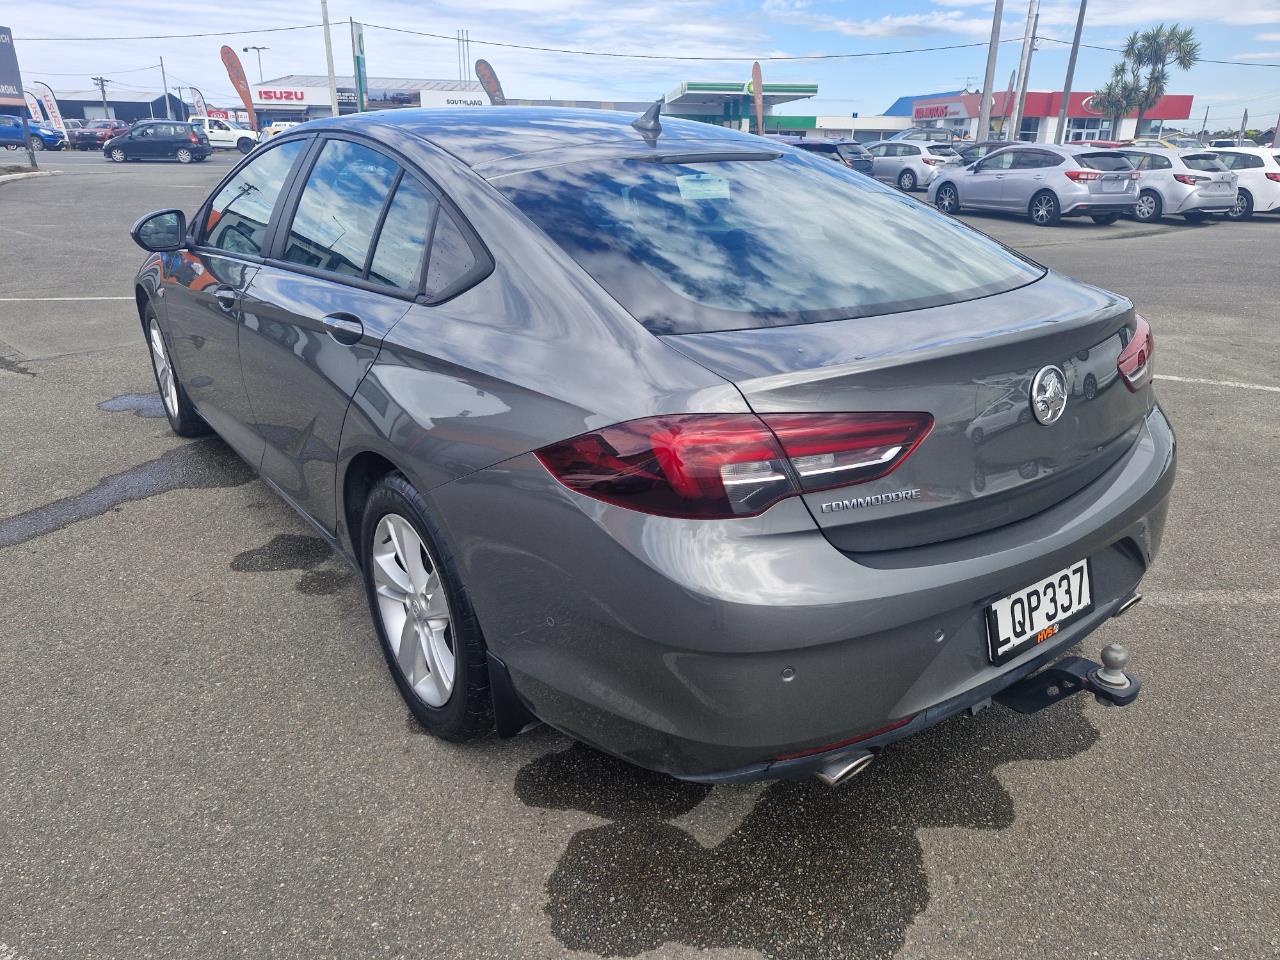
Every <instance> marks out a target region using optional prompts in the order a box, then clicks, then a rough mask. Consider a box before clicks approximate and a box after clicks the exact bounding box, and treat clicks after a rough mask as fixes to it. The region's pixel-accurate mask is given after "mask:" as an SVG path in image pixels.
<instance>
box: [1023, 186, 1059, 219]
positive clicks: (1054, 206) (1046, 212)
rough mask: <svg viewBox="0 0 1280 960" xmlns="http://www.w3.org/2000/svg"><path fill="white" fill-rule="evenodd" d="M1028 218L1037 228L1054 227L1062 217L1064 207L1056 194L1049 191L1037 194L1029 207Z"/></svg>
mask: <svg viewBox="0 0 1280 960" xmlns="http://www.w3.org/2000/svg"><path fill="white" fill-rule="evenodd" d="M1027 216H1029V217H1030V218H1031V222H1032V223H1034V224H1035V225H1036V226H1037V227H1052V226H1053V225H1054V224H1055V223H1057V222H1058V220H1059V218H1061V216H1062V207H1061V206H1060V205H1059V203H1058V198H1057V196H1056V195H1055V194H1053V193H1052V192H1050V191H1048V190H1044V191H1042V192H1040V193H1037V194H1036V195H1035V196H1034V197H1032V198H1031V203H1030V204H1029V205H1028V207H1027Z"/></svg>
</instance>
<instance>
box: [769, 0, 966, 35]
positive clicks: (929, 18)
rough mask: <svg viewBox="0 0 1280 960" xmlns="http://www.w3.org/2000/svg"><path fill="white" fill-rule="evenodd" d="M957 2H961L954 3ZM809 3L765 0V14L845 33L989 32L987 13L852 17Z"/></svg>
mask: <svg viewBox="0 0 1280 960" xmlns="http://www.w3.org/2000/svg"><path fill="white" fill-rule="evenodd" d="M956 5H960V4H956ZM807 7H808V4H801V3H797V2H795V0H765V2H764V5H763V7H762V8H761V9H762V10H763V11H764V12H765V13H766V14H768V15H769V16H772V17H774V18H775V19H778V20H782V21H784V22H786V23H792V24H797V25H800V26H806V27H812V28H814V29H818V30H833V31H835V32H837V33H842V34H844V35H845V36H848V37H875V38H884V37H917V36H921V35H924V34H938V33H942V34H960V35H962V36H971V37H981V36H989V35H990V33H991V18H990V17H968V16H965V14H964V13H963V12H962V11H960V10H946V11H943V10H930V11H927V12H925V13H902V14H886V15H885V16H883V17H874V18H868V19H863V20H852V19H846V18H843V17H837V16H834V15H832V14H827V13H811V12H808V10H807Z"/></svg>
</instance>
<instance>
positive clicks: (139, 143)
mask: <svg viewBox="0 0 1280 960" xmlns="http://www.w3.org/2000/svg"><path fill="white" fill-rule="evenodd" d="M125 153H126V154H128V156H129V159H130V160H153V159H155V158H156V157H158V156H159V155H160V137H159V124H156V123H140V124H138V125H137V126H136V127H134V128H133V129H132V130H130V131H129V139H128V141H127V142H126V144H125Z"/></svg>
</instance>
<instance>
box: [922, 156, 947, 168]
mask: <svg viewBox="0 0 1280 960" xmlns="http://www.w3.org/2000/svg"><path fill="white" fill-rule="evenodd" d="M920 159H921V160H923V161H924V162H925V163H927V164H928V165H929V166H931V167H934V166H937V165H938V164H940V163H941V162H942V161H941V160H939V159H937V158H936V157H921V158H920Z"/></svg>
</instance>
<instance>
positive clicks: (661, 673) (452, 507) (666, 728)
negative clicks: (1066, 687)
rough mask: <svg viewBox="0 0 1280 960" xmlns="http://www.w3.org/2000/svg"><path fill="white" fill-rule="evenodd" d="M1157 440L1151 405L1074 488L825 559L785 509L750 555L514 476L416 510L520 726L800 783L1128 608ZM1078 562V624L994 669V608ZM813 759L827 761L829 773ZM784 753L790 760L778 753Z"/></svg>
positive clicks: (796, 513) (1153, 526)
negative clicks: (974, 528) (951, 527)
mask: <svg viewBox="0 0 1280 960" xmlns="http://www.w3.org/2000/svg"><path fill="white" fill-rule="evenodd" d="M1174 461H1175V458H1174V438H1173V433H1172V430H1171V429H1170V427H1169V424H1168V422H1167V421H1166V420H1165V418H1164V416H1163V414H1162V413H1161V412H1160V410H1159V409H1158V408H1156V407H1153V408H1152V409H1151V411H1150V413H1149V415H1148V418H1147V421H1146V423H1145V425H1144V428H1143V429H1142V431H1141V433H1140V436H1139V438H1138V440H1137V441H1136V442H1135V443H1134V444H1133V446H1132V448H1131V449H1130V450H1129V451H1128V452H1127V453H1126V454H1125V455H1124V456H1123V457H1122V458H1121V459H1120V460H1119V461H1118V462H1117V463H1116V464H1115V465H1113V466H1112V467H1111V469H1109V470H1108V471H1107V472H1106V473H1104V474H1103V475H1102V476H1101V477H1100V478H1099V479H1098V480H1097V481H1095V482H1094V483H1093V484H1091V485H1090V486H1089V487H1087V488H1086V489H1084V490H1082V491H1080V492H1079V493H1077V494H1075V495H1074V496H1072V497H1070V498H1068V499H1067V500H1065V501H1063V502H1062V503H1060V504H1058V505H1056V506H1054V507H1052V508H1050V509H1049V510H1046V511H1044V512H1043V513H1041V514H1038V515H1036V516H1034V517H1030V518H1028V519H1026V520H1023V521H1020V522H1018V523H1014V524H1009V525H1007V526H1005V527H1001V528H999V529H997V530H993V531H989V532H987V533H983V534H979V535H975V536H972V537H967V538H964V539H962V540H957V541H951V542H948V543H943V544H935V545H931V546H927V547H919V548H910V549H903V550H895V551H887V552H885V553H883V554H878V555H872V556H868V555H859V557H858V559H857V560H854V559H852V558H851V557H849V556H847V555H845V554H842V553H841V552H839V551H838V550H836V549H835V548H834V547H833V546H831V544H830V543H829V542H828V541H827V539H826V538H825V537H824V536H823V535H822V533H821V532H820V531H819V530H817V529H816V527H815V526H814V525H813V523H812V519H811V518H810V517H809V516H808V515H807V513H806V512H805V511H804V507H803V505H802V504H801V503H800V502H799V501H797V500H794V499H793V500H789V501H783V502H781V503H779V504H777V505H776V506H775V507H774V508H773V509H771V510H769V511H767V512H766V513H765V514H764V515H763V516H762V517H760V518H757V520H758V521H759V523H758V525H757V526H756V527H753V528H750V529H751V530H752V533H751V535H748V536H742V535H741V533H740V532H739V531H740V530H741V529H742V528H741V527H739V528H734V530H733V532H729V529H730V528H728V527H726V526H725V524H743V523H744V522H745V521H741V520H735V521H725V522H723V523H720V522H712V521H702V522H698V521H679V520H671V519H666V518H655V517H647V516H644V515H642V514H637V513H634V512H633V511H627V510H622V509H621V508H617V507H610V506H607V505H604V504H601V503H599V502H597V501H593V500H588V499H587V498H584V497H581V496H579V495H577V494H573V493H570V492H569V491H567V490H566V489H565V488H563V487H561V486H560V485H559V484H557V483H556V482H555V481H554V480H553V479H552V478H551V477H550V476H549V475H548V474H546V472H545V471H544V470H542V468H541V466H540V465H539V464H538V463H537V461H536V459H535V458H533V457H530V456H526V457H521V458H517V460H515V461H510V462H508V463H507V464H503V465H499V466H498V467H496V468H490V469H488V470H484V471H480V472H479V473H477V474H472V475H470V476H468V477H464V478H462V479H460V480H457V481H454V482H453V483H450V484H446V485H445V486H444V487H440V488H437V489H436V490H435V491H433V492H432V495H431V497H432V499H433V500H435V501H436V504H435V506H436V508H437V513H436V515H437V516H440V517H443V518H444V519H445V523H446V530H447V531H448V535H449V537H450V539H451V541H453V542H452V543H451V546H452V552H453V554H454V556H455V557H458V558H459V560H460V563H461V564H462V566H463V571H462V572H463V576H464V577H465V578H466V580H467V584H468V589H469V592H470V594H471V597H472V601H473V603H474V605H475V609H476V612H477V616H478V617H479V620H480V623H481V626H482V628H483V629H484V631H485V634H486V637H487V639H488V643H489V646H490V648H491V650H492V651H493V653H494V654H495V655H496V656H497V657H499V658H500V659H501V660H502V661H503V662H504V663H505V664H506V666H507V668H508V670H509V672H510V676H511V679H512V682H513V683H514V686H515V690H516V692H517V693H518V695H519V696H520V697H521V698H522V699H523V700H524V702H525V704H526V705H527V706H528V707H529V709H530V710H531V712H532V713H534V714H535V715H536V716H538V717H539V718H540V719H542V720H544V721H546V722H547V723H549V724H551V725H552V726H555V727H557V728H559V729H561V730H563V731H565V732H567V733H569V734H570V735H572V736H574V737H577V738H579V739H581V740H584V741H586V742H588V743H591V744H593V745H595V746H597V747H599V748H601V749H603V750H605V751H607V752H610V753H613V754H616V755H618V756H621V757H623V758H625V759H627V760H630V761H632V762H634V763H637V764H639V765H641V766H645V767H649V768H652V769H656V770H661V771H664V772H666V773H669V774H672V775H674V776H677V777H682V778H687V779H697V780H707V781H728V780H751V779H763V778H773V777H780V776H786V777H791V776H803V775H805V774H807V773H809V772H812V770H813V769H814V768H816V767H817V766H819V765H820V764H822V763H825V762H828V761H829V760H830V759H831V757H832V756H833V751H831V750H827V751H823V747H824V745H828V746H829V745H833V744H837V743H840V742H842V741H848V740H850V738H854V737H858V736H859V735H862V734H865V733H867V732H869V731H875V730H878V729H881V728H884V727H885V726H886V725H890V724H895V723H901V724H902V725H901V726H900V727H898V728H897V729H894V730H890V731H885V732H883V733H881V734H880V735H878V736H876V737H874V738H871V739H867V740H865V741H863V742H859V743H858V744H857V746H856V749H858V750H863V749H869V748H870V749H876V748H879V747H881V746H883V745H885V744H887V743H889V742H891V741H893V740H896V739H899V738H901V737H903V736H908V735H910V734H912V733H914V732H916V731H918V730H921V729H923V728H924V727H927V726H929V725H931V724H933V723H936V722H938V721H939V720H941V719H943V718H944V717H946V716H949V715H950V714H952V713H955V712H957V711H959V710H961V709H963V708H964V707H965V706H968V705H970V704H972V703H976V702H979V701H982V700H984V699H985V698H986V697H989V696H991V694H992V693H993V692H995V691H998V690H1000V689H1002V688H1003V687H1005V686H1008V685H1010V684H1012V683H1014V682H1015V681H1016V680H1018V679H1020V678H1021V677H1022V676H1024V675H1026V674H1027V673H1029V672H1030V671H1032V670H1034V669H1036V668H1037V667H1038V666H1040V665H1042V664H1043V663H1044V662H1045V661H1046V660H1047V659H1048V658H1049V657H1052V656H1053V655H1054V654H1056V653H1058V652H1060V651H1061V650H1064V649H1065V648H1067V647H1069V646H1071V645H1072V644H1074V643H1076V642H1078V641H1079V640H1081V639H1083V638H1084V637H1085V636H1086V635H1087V634H1088V633H1090V632H1091V631H1092V630H1094V629H1095V628H1096V627H1097V626H1098V625H1099V624H1101V623H1102V622H1104V621H1105V620H1106V619H1107V618H1109V617H1110V616H1112V615H1113V614H1114V613H1115V611H1116V610H1117V608H1118V607H1119V606H1120V605H1121V604H1122V603H1123V602H1124V601H1125V600H1126V599H1127V598H1128V597H1129V596H1130V595H1131V594H1132V593H1133V592H1134V590H1135V588H1136V587H1137V585H1138V583H1139V582H1140V580H1141V579H1142V577H1143V575H1144V574H1145V572H1146V570H1147V568H1148V566H1149V565H1150V564H1151V562H1152V561H1153V559H1154V556H1155V554H1156V551H1157V550H1158V548H1159V545H1160V540H1161V537H1162V535H1163V530H1164V523H1165V515H1166V510H1167V502H1168V497H1169V492H1170V490H1171V488H1172V484H1173V477H1174V469H1175V466H1174ZM1085 557H1087V558H1089V559H1090V561H1091V565H1092V576H1093V581H1094V605H1093V607H1092V608H1091V609H1090V610H1089V611H1088V612H1086V613H1085V614H1083V615H1082V616H1080V617H1079V618H1078V619H1076V620H1074V621H1070V622H1068V623H1067V624H1066V625H1065V626H1064V627H1063V628H1062V629H1061V630H1060V631H1059V633H1058V634H1057V636H1055V637H1054V638H1053V639H1052V640H1051V641H1048V642H1047V644H1046V645H1044V646H1040V647H1032V648H1030V649H1028V650H1027V651H1025V652H1024V653H1022V654H1021V655H1020V656H1019V657H1017V658H1015V659H1014V660H1012V661H1010V662H1009V663H1007V664H1003V665H1000V666H993V665H991V664H990V663H989V661H988V658H987V640H986V632H985V631H986V626H985V609H986V607H987V605H988V604H989V603H991V602H992V601H993V600H994V599H996V598H998V597H1001V596H1004V595H1007V594H1009V593H1011V592H1013V591H1015V590H1017V589H1020V588H1022V587H1024V586H1026V585H1027V584H1028V583H1033V582H1035V581H1036V580H1038V579H1041V578H1043V577H1046V576H1048V575H1050V574H1052V573H1054V572H1056V571H1058V570H1061V569H1063V568H1064V567H1067V566H1069V565H1070V564H1072V563H1074V562H1075V561H1077V560H1080V559H1082V558H1085ZM838 753H839V750H838V749H837V750H835V751H834V754H838ZM795 754H805V756H801V757H798V758H796V759H792V760H780V759H779V758H783V757H787V756H789V755H795Z"/></svg>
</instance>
